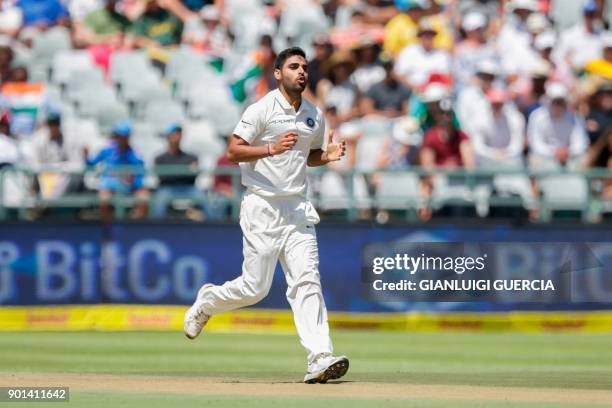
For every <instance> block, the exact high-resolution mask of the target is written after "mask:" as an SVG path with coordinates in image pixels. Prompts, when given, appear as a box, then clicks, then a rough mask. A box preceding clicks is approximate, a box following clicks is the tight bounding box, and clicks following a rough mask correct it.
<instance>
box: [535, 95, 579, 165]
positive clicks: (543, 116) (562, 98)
mask: <svg viewBox="0 0 612 408" xmlns="http://www.w3.org/2000/svg"><path fill="white" fill-rule="evenodd" d="M546 99H547V101H546V103H545V104H544V105H543V106H541V107H540V108H538V109H536V110H535V111H534V112H533V113H532V114H531V116H530V117H529V122H528V127H527V136H528V142H529V151H530V158H529V161H530V165H531V166H532V167H533V168H536V169H537V168H542V167H550V166H558V165H562V166H564V165H568V164H569V165H577V164H579V163H578V161H579V159H581V158H582V157H583V155H584V154H585V152H586V150H587V147H588V145H589V142H588V137H587V134H586V131H585V126H584V121H583V120H582V118H580V117H579V116H578V115H577V114H576V113H574V112H572V111H571V110H570V107H569V106H568V104H569V100H568V99H569V92H568V90H567V88H566V87H565V86H564V85H562V84H560V83H551V84H549V85H548V87H547V89H546Z"/></svg>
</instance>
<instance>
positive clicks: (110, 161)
mask: <svg viewBox="0 0 612 408" xmlns="http://www.w3.org/2000/svg"><path fill="white" fill-rule="evenodd" d="M131 134H132V125H131V123H130V122H128V121H119V122H116V123H115V124H114V125H113V131H112V135H111V137H112V141H111V143H110V145H109V146H108V147H106V148H104V149H102V150H101V151H100V152H99V153H98V154H97V155H96V156H95V157H93V158H89V157H88V150H87V149H84V151H83V153H84V156H85V158H86V163H87V165H88V166H95V165H98V164H101V165H102V166H103V172H102V176H101V177H100V187H99V189H98V199H99V200H100V212H101V216H102V219H104V220H110V219H111V218H112V215H113V210H112V204H111V200H112V198H113V195H114V194H116V193H120V194H133V195H134V197H135V198H136V207H135V209H134V211H133V214H132V215H133V217H134V218H143V217H145V216H146V215H147V212H148V201H149V196H150V194H149V191H148V190H147V189H146V188H145V187H144V184H143V179H144V161H143V160H142V159H141V158H140V156H139V154H138V153H137V152H135V151H134V149H132V147H131V146H130V136H131ZM126 166H129V167H130V168H129V169H119V168H121V167H126Z"/></svg>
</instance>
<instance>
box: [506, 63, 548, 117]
mask: <svg viewBox="0 0 612 408" xmlns="http://www.w3.org/2000/svg"><path fill="white" fill-rule="evenodd" d="M551 75H552V74H551V66H550V64H549V63H547V62H546V61H545V60H543V59H540V60H537V61H536V63H535V64H534V65H532V66H531V75H530V77H529V78H528V79H527V84H526V86H525V88H524V89H520V88H519V89H516V88H515V90H514V93H515V94H516V98H515V100H516V104H517V105H518V108H519V110H520V111H521V113H522V114H523V116H524V117H525V119H529V116H530V115H531V113H532V112H533V111H534V110H536V109H538V108H539V107H540V106H542V98H543V97H544V94H545V93H546V82H547V81H548V79H549V77H550V76H551Z"/></svg>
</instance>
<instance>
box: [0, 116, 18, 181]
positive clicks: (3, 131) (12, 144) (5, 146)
mask: <svg viewBox="0 0 612 408" xmlns="http://www.w3.org/2000/svg"><path fill="white" fill-rule="evenodd" d="M0 112H1V111H0ZM23 159H24V155H23V151H22V149H21V146H20V144H19V142H18V141H17V140H16V139H15V138H14V137H13V136H12V135H11V129H10V118H9V113H8V112H1V113H0V169H2V168H3V167H5V166H14V165H16V164H19V163H20V162H22V161H23Z"/></svg>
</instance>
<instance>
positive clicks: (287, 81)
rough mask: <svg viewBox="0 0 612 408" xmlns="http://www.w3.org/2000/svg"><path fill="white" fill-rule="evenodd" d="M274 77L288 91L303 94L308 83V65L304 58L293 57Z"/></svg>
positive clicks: (288, 59)
mask: <svg viewBox="0 0 612 408" xmlns="http://www.w3.org/2000/svg"><path fill="white" fill-rule="evenodd" d="M274 76H275V77H276V79H278V80H279V81H280V82H281V84H282V85H283V88H285V89H286V90H287V91H289V92H299V93H302V92H303V91H304V89H306V84H307V83H308V63H307V62H306V59H304V58H303V57H301V56H299V55H293V56H291V57H289V58H287V60H286V61H285V63H284V64H283V66H282V67H281V69H277V70H276V71H275V72H274Z"/></svg>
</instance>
